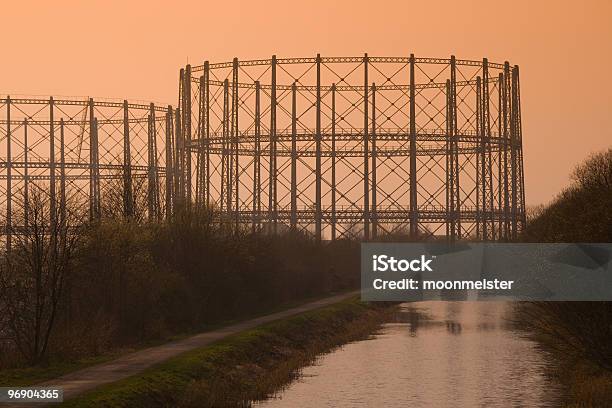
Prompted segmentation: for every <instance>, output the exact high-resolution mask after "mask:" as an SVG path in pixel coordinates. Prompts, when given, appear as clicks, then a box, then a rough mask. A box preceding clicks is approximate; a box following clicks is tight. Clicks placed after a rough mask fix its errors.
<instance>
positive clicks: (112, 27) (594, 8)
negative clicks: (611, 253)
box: [0, 0, 612, 205]
mask: <svg viewBox="0 0 612 408" xmlns="http://www.w3.org/2000/svg"><path fill="white" fill-rule="evenodd" d="M498 4H501V3H499V2H494V1H453V0H448V1H437V0H427V1H420V2H415V1H378V2H374V1H367V2H366V1H361V0H349V1H347V0H325V1H319V0H317V1H310V2H307V1H302V2H297V1H295V2H289V1H285V2H282V1H269V2H257V1H219V2H212V1H211V2H205V1H199V2H196V1H194V2H181V1H163V2H162V1H146V2H144V1H143V2H140V1H139V2H136V1H127V0H123V1H110V0H107V1H96V2H94V1H63V0H56V1H52V2H46V1H19V2H14V1H11V2H4V4H2V6H1V9H0V10H1V12H2V32H3V33H4V35H8V36H9V40H5V41H3V44H2V51H1V53H2V58H1V59H0V61H2V64H1V65H0V93H2V94H4V93H10V94H13V95H16V94H28V95H69V96H99V97H116V98H128V99H133V100H136V99H138V100H146V101H149V100H151V101H156V102H163V103H172V104H175V103H176V99H177V95H176V92H177V79H178V69H179V68H180V66H181V65H184V64H185V63H186V62H187V60H189V62H191V63H193V64H200V63H201V62H202V61H204V60H205V59H208V60H210V61H221V60H229V59H231V58H232V57H234V56H236V57H239V58H240V59H250V58H262V57H268V56H270V55H272V54H277V55H278V56H279V57H288V56H312V55H314V54H316V53H317V52H318V53H321V54H322V55H327V56H330V55H361V54H363V53H364V52H368V53H369V54H370V55H393V56H400V55H408V54H410V53H414V54H415V55H417V56H432V57H446V56H449V55H450V54H454V55H456V56H457V57H458V58H466V59H481V58H482V57H484V56H486V57H488V58H489V59H490V60H492V61H496V62H503V61H504V60H509V61H510V62H511V63H513V64H518V65H519V66H520V67H521V99H522V100H521V104H522V109H523V139H524V141H523V143H524V149H525V175H526V194H527V204H528V205H533V204H539V203H544V202H547V201H549V200H550V199H551V198H552V197H553V196H554V195H555V194H556V193H557V192H558V191H559V190H560V189H561V188H562V187H563V186H564V185H566V184H567V182H568V173H569V172H570V169H571V168H572V167H573V165H574V164H576V163H577V162H579V161H580V160H582V159H583V158H584V157H585V156H587V155H588V154H589V153H590V152H592V151H596V150H601V149H604V148H607V147H610V146H611V145H612V125H611V124H610V122H612V78H611V77H612V2H610V1H606V0H604V1H599V0H598V1H595V0H592V1H589V0H586V1H573V2H570V1H533V0H532V1H524V0H520V1H512V2H505V3H504V6H503V7H501V6H498Z"/></svg>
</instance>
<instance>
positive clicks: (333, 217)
mask: <svg viewBox="0 0 612 408" xmlns="http://www.w3.org/2000/svg"><path fill="white" fill-rule="evenodd" d="M331 111H332V120H331V239H332V241H333V240H335V239H336V84H335V83H334V84H332V86H331Z"/></svg>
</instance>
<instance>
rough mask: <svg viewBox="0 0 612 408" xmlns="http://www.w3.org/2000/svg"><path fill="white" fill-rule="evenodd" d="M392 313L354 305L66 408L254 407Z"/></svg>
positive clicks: (271, 328) (181, 362)
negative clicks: (303, 369) (318, 358)
mask: <svg viewBox="0 0 612 408" xmlns="http://www.w3.org/2000/svg"><path fill="white" fill-rule="evenodd" d="M392 310H393V308H392V307H390V306H389V305H380V304H378V305H375V304H364V303H361V302H359V301H358V300H357V299H350V300H347V301H344V302H340V303H338V304H335V305H332V306H328V307H325V308H322V309H318V310H315V311H311V312H307V313H304V314H301V315H298V316H294V317H290V318H287V319H283V320H280V321H277V322H273V323H270V324H267V325H264V326H261V327H258V328H256V329H252V330H248V331H245V332H243V333H240V334H238V335H235V336H231V337H229V338H227V339H224V340H222V341H220V342H217V343H215V344H213V345H210V346H207V347H204V348H200V349H197V350H193V351H190V352H187V353H184V354H182V355H180V356H178V357H176V358H173V359H170V360H168V361H166V362H164V363H162V364H159V365H157V366H156V367H153V368H151V369H149V370H147V371H145V372H144V373H142V374H141V375H137V376H133V377H130V378H127V379H125V380H122V381H118V382H116V383H113V384H109V385H105V386H102V387H100V388H98V389H96V390H93V391H92V392H89V393H86V394H84V395H82V396H80V397H77V398H75V399H72V400H70V401H67V402H66V403H65V404H64V405H65V406H68V407H87V406H96V407H164V406H180V407H195V406H198V407H206V406H209V407H213V406H214V407H219V406H248V404H249V402H250V401H253V400H260V399H264V398H266V397H268V396H270V395H272V394H274V392H276V391H278V390H279V389H281V388H282V387H283V386H285V385H287V384H288V383H290V382H291V381H292V380H293V379H295V378H296V376H298V375H299V369H300V368H301V367H303V366H304V365H307V364H309V363H310V362H312V361H313V359H314V358H316V356H317V355H318V354H320V353H323V352H327V351H329V350H331V349H333V348H334V347H337V346H339V345H341V344H344V343H346V342H349V341H352V340H356V339H359V338H364V337H367V336H368V335H370V334H371V332H372V331H373V330H375V329H376V328H377V327H379V325H380V323H381V322H382V321H383V320H384V319H385V317H386V316H387V315H388V314H389V313H391V311H392Z"/></svg>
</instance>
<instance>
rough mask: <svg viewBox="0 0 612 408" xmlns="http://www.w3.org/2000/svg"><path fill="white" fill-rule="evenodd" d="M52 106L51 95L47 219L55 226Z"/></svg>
mask: <svg viewBox="0 0 612 408" xmlns="http://www.w3.org/2000/svg"><path fill="white" fill-rule="evenodd" d="M53 108H54V103H53V97H51V98H49V220H50V223H51V227H52V228H56V226H57V224H56V218H57V194H56V189H55V120H54V117H53V113H54V112H53V110H54V109H53ZM96 148H97V147H96ZM54 244H55V243H54Z"/></svg>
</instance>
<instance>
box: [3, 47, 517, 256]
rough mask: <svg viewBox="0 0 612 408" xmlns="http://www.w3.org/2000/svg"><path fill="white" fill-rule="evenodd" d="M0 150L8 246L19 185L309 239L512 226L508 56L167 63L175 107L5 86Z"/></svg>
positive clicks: (23, 201) (96, 209)
mask: <svg viewBox="0 0 612 408" xmlns="http://www.w3.org/2000/svg"><path fill="white" fill-rule="evenodd" d="M0 151H2V152H4V157H3V158H2V160H1V161H0V180H2V182H0V214H1V215H0V223H1V224H2V231H3V233H4V236H5V237H6V245H7V248H9V249H10V245H11V235H12V234H15V233H19V232H20V230H21V229H22V228H23V226H22V225H20V219H23V217H22V215H23V214H27V212H28V205H29V201H28V194H29V191H30V189H31V188H38V189H39V190H42V191H44V193H45V194H46V195H47V196H48V197H49V199H50V203H51V208H52V209H53V208H59V209H60V214H61V213H62V212H64V211H65V210H66V206H67V203H68V202H71V201H72V202H75V203H82V205H83V206H85V207H87V208H85V210H86V211H84V213H85V214H86V215H85V217H87V214H88V217H89V218H90V219H96V218H99V217H103V216H105V215H111V216H115V215H118V214H119V215H122V216H127V217H137V218H139V219H151V220H154V219H162V218H164V217H168V216H170V215H171V214H172V213H173V211H174V209H175V208H177V205H188V206H190V205H197V206H206V207H208V208H212V209H215V211H214V214H217V219H218V220H219V221H220V222H223V223H229V224H232V225H241V226H246V225H249V226H250V227H251V228H252V229H253V230H260V229H265V230H268V231H270V232H277V231H279V230H283V229H293V230H298V231H305V232H308V233H309V234H312V235H314V236H315V237H316V238H317V239H318V240H322V239H337V238H341V237H346V236H361V237H362V238H363V239H366V240H369V239H376V238H377V237H379V236H381V235H384V234H392V233H395V232H398V231H404V230H405V231H406V232H407V233H408V234H409V235H410V236H412V237H414V238H416V237H417V236H419V235H444V236H446V237H447V238H448V239H449V240H451V241H453V240H456V239H460V238H475V239H480V240H509V239H513V238H516V236H517V234H518V233H519V232H520V231H521V229H522V228H523V226H524V224H525V191H524V173H523V153H522V129H521V113H520V90H519V69H518V67H517V66H512V67H511V66H510V64H509V63H508V62H506V63H504V64H496V63H490V62H488V61H487V60H486V59H483V60H482V61H469V60H459V59H455V58H454V57H451V58H449V59H437V58H415V57H414V56H412V55H411V56H410V57H369V56H368V55H367V54H366V55H364V56H362V57H320V56H316V57H314V58H285V59H280V58H276V57H274V56H273V57H272V58H271V59H265V60H252V61H238V59H236V58H235V59H234V60H233V61H231V62H225V63H217V64H211V63H208V62H206V63H204V64H203V65H201V66H194V67H192V66H189V65H188V66H187V67H186V68H185V69H182V70H181V72H180V79H179V101H178V108H176V109H174V108H172V107H171V106H164V107H160V106H155V105H154V104H140V103H129V102H127V101H110V100H101V99H96V100H94V99H91V98H84V99H74V98H72V99H70V98H57V99H54V98H48V99H47V98H44V99H43V98H31V97H18V98H11V97H8V96H7V97H4V98H0ZM51 214H54V212H53V211H51ZM20 217H21V218H20Z"/></svg>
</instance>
